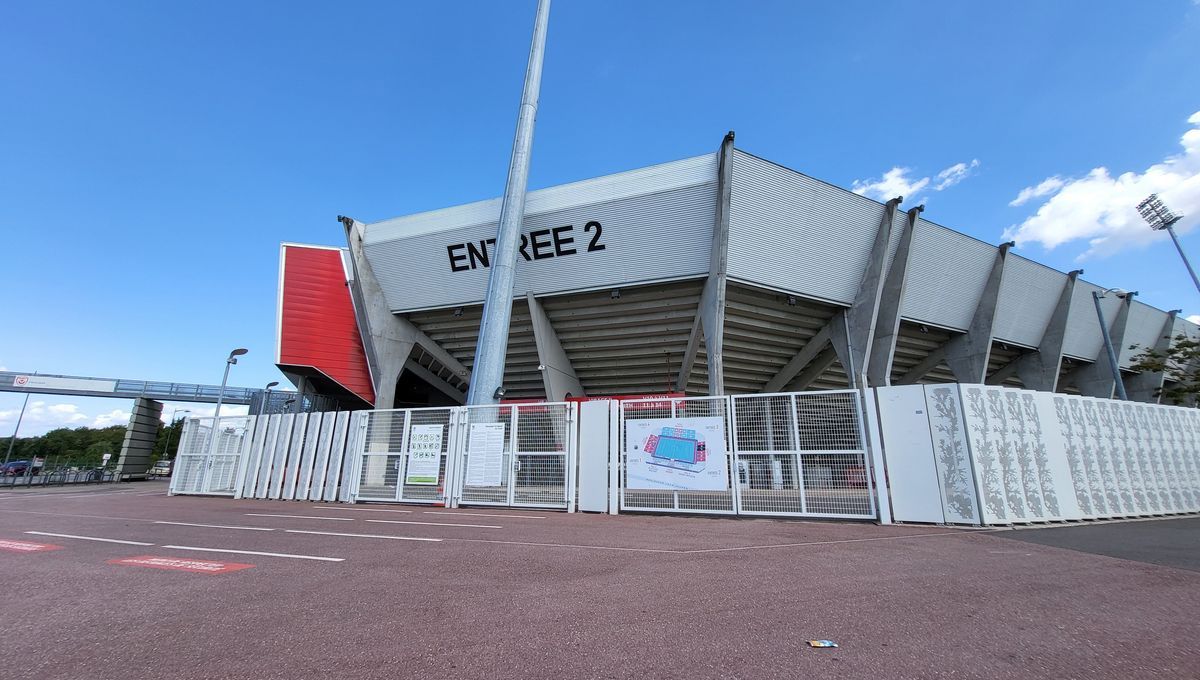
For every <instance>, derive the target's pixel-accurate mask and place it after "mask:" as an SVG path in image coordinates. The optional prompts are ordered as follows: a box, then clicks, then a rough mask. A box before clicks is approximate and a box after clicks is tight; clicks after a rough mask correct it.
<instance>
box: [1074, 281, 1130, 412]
mask: <svg viewBox="0 0 1200 680" xmlns="http://www.w3.org/2000/svg"><path fill="white" fill-rule="evenodd" d="M1134 295H1137V293H1125V294H1124V295H1122V296H1120V297H1121V306H1120V307H1119V308H1118V309H1117V315H1116V318H1115V319H1113V322H1112V329H1111V330H1110V331H1109V333H1110V335H1111V336H1112V343H1113V348H1114V349H1115V350H1116V354H1117V364H1118V366H1119V365H1120V363H1121V359H1122V357H1123V355H1124V354H1125V353H1126V347H1125V328H1126V326H1127V325H1128V322H1129V307H1130V306H1131V305H1132V304H1133V296H1134ZM1106 316H1107V315H1106ZM1109 361H1110V360H1109V358H1108V355H1107V354H1106V350H1105V348H1104V347H1103V346H1101V347H1100V353H1099V354H1098V355H1097V356H1096V360H1095V361H1093V362H1092V363H1090V364H1088V365H1086V366H1083V367H1081V368H1080V369H1079V370H1078V371H1075V372H1074V373H1073V384H1074V385H1075V387H1076V388H1078V389H1079V393H1080V394H1082V395H1083V396H1085V397H1101V398H1103V399H1112V398H1113V395H1114V394H1115V393H1116V390H1117V381H1118V380H1121V376H1120V375H1113V369H1112V366H1110V365H1109Z"/></svg>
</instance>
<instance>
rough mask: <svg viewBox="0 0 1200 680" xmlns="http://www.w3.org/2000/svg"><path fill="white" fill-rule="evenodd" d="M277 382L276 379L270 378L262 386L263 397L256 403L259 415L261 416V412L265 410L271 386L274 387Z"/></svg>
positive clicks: (269, 397)
mask: <svg viewBox="0 0 1200 680" xmlns="http://www.w3.org/2000/svg"><path fill="white" fill-rule="evenodd" d="M278 384H279V381H278V380H272V381H271V382H269V383H267V386H266V387H264V388H263V398H262V401H261V402H259V404H258V415H259V416H260V417H261V416H262V414H263V412H264V411H266V408H267V402H268V401H271V388H272V387H275V386H276V385H278Z"/></svg>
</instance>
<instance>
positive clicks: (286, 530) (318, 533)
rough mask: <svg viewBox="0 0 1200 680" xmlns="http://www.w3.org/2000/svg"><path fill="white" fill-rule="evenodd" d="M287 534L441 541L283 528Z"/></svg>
mask: <svg viewBox="0 0 1200 680" xmlns="http://www.w3.org/2000/svg"><path fill="white" fill-rule="evenodd" d="M284 531H285V532H286V533H289V534H315V535H317V536H349V537H351V538H386V539H390V540H393V541H430V542H432V543H441V542H442V539H440V538H417V537H415V536H387V535H384V534H339V533H337V532H336V531H302V530H300V529H284Z"/></svg>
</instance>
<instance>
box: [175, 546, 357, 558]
mask: <svg viewBox="0 0 1200 680" xmlns="http://www.w3.org/2000/svg"><path fill="white" fill-rule="evenodd" d="M163 547H164V548H171V549H172V550H196V551H199V552H216V553H233V554H235V555H262V556H263V557H290V558H292V559H294V560H317V561H318V562H345V561H346V558H344V557H318V556H316V555H292V554H290V553H273V552H258V551H256V550H229V549H227V548H197V547H195V546H190V545H164V546H163Z"/></svg>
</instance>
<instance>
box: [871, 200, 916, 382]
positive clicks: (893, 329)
mask: <svg viewBox="0 0 1200 680" xmlns="http://www.w3.org/2000/svg"><path fill="white" fill-rule="evenodd" d="M923 210H925V208H924V207H923V206H917V207H915V208H913V209H912V210H909V211H908V224H906V225H905V227H904V233H902V234H901V235H900V243H899V245H898V246H897V247H896V255H895V256H894V257H893V258H892V264H891V266H889V267H888V272H887V278H886V279H884V282H883V291H882V293H881V294H880V297H879V313H878V318H877V319H876V321H875V338H874V340H873V341H872V342H871V354H870V357H869V358H868V360H867V367H866V368H867V385H868V386H869V387H886V386H888V385H891V384H892V361H893V360H894V359H895V356H896V340H897V338H899V337H900V306H901V304H902V303H903V301H904V285H905V282H906V281H907V279H908V254H909V251H910V250H911V248H912V237H913V232H914V231H915V230H916V228H917V219H918V217H920V215H921V212H922V211H923Z"/></svg>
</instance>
